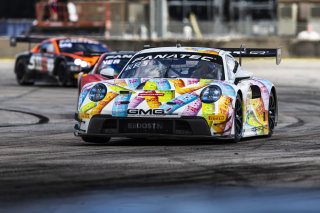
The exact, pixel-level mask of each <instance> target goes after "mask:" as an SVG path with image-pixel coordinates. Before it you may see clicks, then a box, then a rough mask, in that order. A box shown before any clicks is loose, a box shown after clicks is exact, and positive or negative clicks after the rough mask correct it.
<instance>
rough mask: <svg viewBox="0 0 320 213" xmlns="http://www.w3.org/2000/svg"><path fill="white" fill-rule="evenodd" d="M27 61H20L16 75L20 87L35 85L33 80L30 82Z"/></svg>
mask: <svg viewBox="0 0 320 213" xmlns="http://www.w3.org/2000/svg"><path fill="white" fill-rule="evenodd" d="M27 69H28V68H27V61H26V60H24V59H18V61H17V64H16V68H15V73H16V79H17V82H18V84H20V85H33V84H34V82H33V81H31V80H28V77H27Z"/></svg>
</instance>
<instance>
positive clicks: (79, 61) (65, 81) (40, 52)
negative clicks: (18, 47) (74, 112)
mask: <svg viewBox="0 0 320 213" xmlns="http://www.w3.org/2000/svg"><path fill="white" fill-rule="evenodd" d="M12 40H13V41H12V42H11V44H12V46H15V43H16V42H17V41H18V42H19V41H24V42H31V39H30V38H28V37H26V38H24V37H20V38H19V37H18V38H12ZM108 51H109V49H108V48H107V46H106V45H104V44H102V43H99V42H97V41H95V40H92V39H86V38H69V37H63V38H50V39H46V40H44V41H42V42H41V43H39V44H37V45H36V46H35V47H33V48H32V49H31V50H30V51H27V52H23V53H20V54H18V55H17V56H16V63H15V68H14V72H15V74H16V79H17V82H18V83H19V84H20V85H31V84H34V82H35V81H39V80H44V79H56V80H57V82H58V84H59V85H61V86H67V85H70V84H71V85H75V84H76V82H77V77H78V74H79V72H89V71H90V69H91V68H92V67H93V66H94V65H95V64H96V62H97V60H98V58H99V56H100V55H101V54H102V53H105V52H108Z"/></svg>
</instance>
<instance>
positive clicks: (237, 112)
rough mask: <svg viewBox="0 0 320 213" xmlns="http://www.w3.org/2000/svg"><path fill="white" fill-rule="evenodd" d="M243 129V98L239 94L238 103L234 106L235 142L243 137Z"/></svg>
mask: <svg viewBox="0 0 320 213" xmlns="http://www.w3.org/2000/svg"><path fill="white" fill-rule="evenodd" d="M242 130H243V112H242V100H241V97H240V95H239V94H238V95H237V99H236V104H235V108H234V138H233V140H232V141H233V142H234V143H237V142H239V141H240V140H241V138H242Z"/></svg>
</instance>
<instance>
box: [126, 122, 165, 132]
mask: <svg viewBox="0 0 320 213" xmlns="http://www.w3.org/2000/svg"><path fill="white" fill-rule="evenodd" d="M128 129H146V130H148V129H150V130H159V129H163V124H161V123H128Z"/></svg>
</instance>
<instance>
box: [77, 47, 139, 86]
mask: <svg viewBox="0 0 320 213" xmlns="http://www.w3.org/2000/svg"><path fill="white" fill-rule="evenodd" d="M134 54H135V52H133V51H117V52H107V53H104V54H103V55H101V56H100V58H99V60H98V62H97V63H96V65H95V66H94V68H93V69H92V70H91V71H90V72H89V73H87V74H86V73H83V72H81V73H79V76H78V87H79V89H80V90H81V88H82V87H83V86H84V85H86V84H88V83H91V82H96V81H102V80H106V79H113V78H116V77H117V76H118V74H119V73H120V71H121V70H122V68H123V67H124V66H125V65H126V64H127V63H128V61H129V60H130V58H131V57H132V56H133V55H134ZM110 69H112V70H113V73H114V75H113V76H106V75H104V73H105V72H108V71H110Z"/></svg>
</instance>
